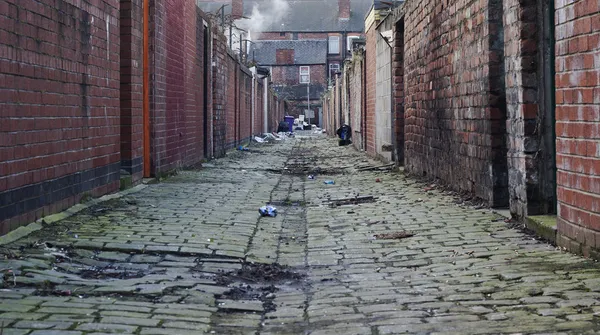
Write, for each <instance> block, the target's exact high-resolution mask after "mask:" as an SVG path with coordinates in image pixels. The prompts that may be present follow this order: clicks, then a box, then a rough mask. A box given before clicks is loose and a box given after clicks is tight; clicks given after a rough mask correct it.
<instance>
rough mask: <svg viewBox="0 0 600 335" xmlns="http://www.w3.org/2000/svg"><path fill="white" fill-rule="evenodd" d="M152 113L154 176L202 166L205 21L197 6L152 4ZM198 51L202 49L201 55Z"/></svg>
mask: <svg viewBox="0 0 600 335" xmlns="http://www.w3.org/2000/svg"><path fill="white" fill-rule="evenodd" d="M150 11H151V13H150V18H151V19H150V20H151V23H150V30H151V31H150V36H151V40H150V49H151V60H150V72H151V73H150V76H151V78H153V80H151V88H150V101H151V105H150V110H151V125H152V131H151V134H152V145H151V148H152V153H151V165H152V173H153V175H159V174H161V173H164V172H166V171H169V170H173V169H177V168H181V167H183V166H187V165H192V164H195V163H197V162H199V161H200V160H201V159H202V158H203V156H204V152H203V148H204V143H203V134H202V131H201V130H202V129H203V128H204V124H203V122H204V117H203V101H202V95H199V94H197V93H198V92H197V88H198V87H200V86H201V84H200V83H199V82H201V81H203V80H204V79H203V76H202V71H200V70H199V68H198V65H199V64H198V61H197V58H198V57H201V55H202V54H203V38H198V37H199V36H197V34H202V35H201V36H203V29H204V28H203V25H202V17H200V13H201V12H200V11H198V10H197V8H196V5H195V4H194V3H193V2H190V1H185V0H177V1H170V2H160V1H154V2H152V1H151V8H150ZM198 47H200V48H201V49H200V50H198Z"/></svg>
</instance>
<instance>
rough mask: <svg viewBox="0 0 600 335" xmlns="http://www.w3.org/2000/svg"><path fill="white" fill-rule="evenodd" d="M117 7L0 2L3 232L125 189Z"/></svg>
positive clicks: (58, 0)
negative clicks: (121, 186) (121, 175)
mask: <svg viewBox="0 0 600 335" xmlns="http://www.w3.org/2000/svg"><path fill="white" fill-rule="evenodd" d="M118 8H119V1H118V0H99V1H95V2H93V3H89V2H79V1H70V0H54V1H50V0H44V1H33V0H0V119H1V120H2V121H1V122H0V233H5V232H7V231H8V230H11V229H14V228H16V227H17V226H18V225H20V224H22V223H26V222H31V221H33V220H35V219H37V218H40V217H41V216H43V215H46V214H50V213H54V212H57V211H59V210H62V209H64V208H67V207H68V206H72V205H74V204H75V203H76V202H78V201H79V200H80V198H81V196H82V194H84V193H90V194H92V195H101V194H105V193H107V192H111V191H114V190H116V189H118V187H119V169H120V155H119V150H120V142H119V136H120V134H119V123H120V121H119V113H120V104H119V100H120V99H119V98H120V97H119V81H120V75H119V49H120V44H119V34H120V31H119V27H118V22H117V21H118V18H119V11H118Z"/></svg>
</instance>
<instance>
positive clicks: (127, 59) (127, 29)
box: [119, 0, 144, 183]
mask: <svg viewBox="0 0 600 335" xmlns="http://www.w3.org/2000/svg"><path fill="white" fill-rule="evenodd" d="M142 5H143V1H142V0H121V1H120V6H121V7H120V12H119V13H120V21H119V22H120V29H121V36H120V37H121V49H120V52H121V55H120V56H121V67H120V71H121V86H120V98H121V169H123V170H125V171H127V172H128V173H129V174H131V177H132V182H133V183H136V182H138V181H139V180H141V178H142V176H143V151H144V144H143V116H142V101H143V91H142V89H143V85H142V80H143V78H142V73H143V59H142V55H143V53H142V48H143V46H142V42H143V41H142V29H143V23H142V19H143V15H142V14H143V13H142V8H143V7H142Z"/></svg>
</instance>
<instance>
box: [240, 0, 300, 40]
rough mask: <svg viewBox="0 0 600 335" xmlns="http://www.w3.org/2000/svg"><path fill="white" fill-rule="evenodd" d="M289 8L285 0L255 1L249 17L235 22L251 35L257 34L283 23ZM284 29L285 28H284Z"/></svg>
mask: <svg viewBox="0 0 600 335" xmlns="http://www.w3.org/2000/svg"><path fill="white" fill-rule="evenodd" d="M289 10H290V5H289V4H288V2H287V0H268V1H261V2H260V5H259V3H258V2H257V3H255V4H254V7H253V8H252V14H251V15H250V17H249V18H243V19H240V20H238V21H237V22H236V25H238V26H239V27H240V28H242V29H245V30H247V31H248V32H249V33H250V34H251V35H252V36H253V37H255V36H258V35H259V34H260V33H261V32H264V31H265V30H266V29H267V28H269V27H274V26H277V25H280V24H281V23H283V21H284V19H285V17H286V15H287V14H288V12H289ZM284 30H285V29H284Z"/></svg>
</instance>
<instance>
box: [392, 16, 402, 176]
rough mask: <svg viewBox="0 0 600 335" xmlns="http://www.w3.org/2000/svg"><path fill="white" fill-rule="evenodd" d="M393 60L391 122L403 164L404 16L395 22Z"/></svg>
mask: <svg viewBox="0 0 600 335" xmlns="http://www.w3.org/2000/svg"><path fill="white" fill-rule="evenodd" d="M392 60H393V64H392V66H393V70H392V71H393V77H392V80H393V82H394V84H393V99H394V106H393V107H394V110H393V117H392V123H393V127H394V134H395V145H394V152H395V156H396V162H398V164H400V165H404V18H400V19H399V20H398V22H396V27H395V29H394V50H393V54H392Z"/></svg>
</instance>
